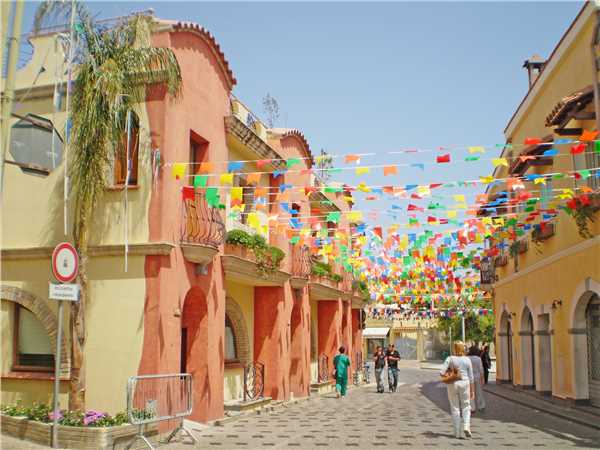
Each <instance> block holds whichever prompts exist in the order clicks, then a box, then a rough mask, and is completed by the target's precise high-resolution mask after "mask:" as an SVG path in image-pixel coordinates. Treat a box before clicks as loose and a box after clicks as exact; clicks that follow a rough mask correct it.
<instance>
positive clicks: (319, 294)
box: [309, 261, 343, 300]
mask: <svg viewBox="0 0 600 450" xmlns="http://www.w3.org/2000/svg"><path fill="white" fill-rule="evenodd" d="M342 279H343V278H342V277H341V275H339V274H336V273H334V271H333V269H332V267H331V266H330V265H329V264H326V263H323V262H321V261H312V266H311V274H310V279H309V289H310V296H311V297H312V298H314V299H315V300H333V299H336V298H338V297H341V296H342V294H343V291H342V290H341V289H340V283H341V281H342Z"/></svg>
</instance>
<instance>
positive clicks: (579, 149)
mask: <svg viewBox="0 0 600 450" xmlns="http://www.w3.org/2000/svg"><path fill="white" fill-rule="evenodd" d="M583 152H585V144H584V143H583V142H582V143H580V144H577V145H574V146H573V147H571V154H572V155H579V154H580V153H583Z"/></svg>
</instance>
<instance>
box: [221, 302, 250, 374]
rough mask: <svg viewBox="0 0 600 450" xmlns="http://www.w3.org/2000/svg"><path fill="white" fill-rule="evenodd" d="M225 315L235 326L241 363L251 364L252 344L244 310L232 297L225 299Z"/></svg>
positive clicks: (236, 346)
mask: <svg viewBox="0 0 600 450" xmlns="http://www.w3.org/2000/svg"><path fill="white" fill-rule="evenodd" d="M225 314H226V315H227V317H229V320H230V321H231V324H232V325H233V334H234V335H235V349H236V352H237V355H238V359H239V360H240V363H242V364H247V363H249V362H250V342H249V338H248V327H247V326H246V320H245V319H244V313H243V312H242V308H240V305H238V304H237V302H236V301H235V300H234V299H232V298H231V297H227V298H226V299H225Z"/></svg>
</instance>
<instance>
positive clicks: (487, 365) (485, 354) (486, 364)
mask: <svg viewBox="0 0 600 450" xmlns="http://www.w3.org/2000/svg"><path fill="white" fill-rule="evenodd" d="M481 363H482V365H483V380H484V382H485V384H488V378H489V376H490V369H491V368H492V358H490V346H489V345H484V346H483V350H482V351H481Z"/></svg>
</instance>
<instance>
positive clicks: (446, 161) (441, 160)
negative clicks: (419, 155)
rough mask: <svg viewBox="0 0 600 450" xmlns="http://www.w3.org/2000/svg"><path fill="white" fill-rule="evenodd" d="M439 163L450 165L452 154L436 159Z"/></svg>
mask: <svg viewBox="0 0 600 450" xmlns="http://www.w3.org/2000/svg"><path fill="white" fill-rule="evenodd" d="M435 161H436V162H437V163H449V162H450V153H446V154H445V155H440V156H438V157H436V158H435Z"/></svg>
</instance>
